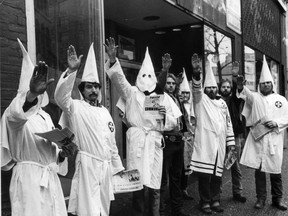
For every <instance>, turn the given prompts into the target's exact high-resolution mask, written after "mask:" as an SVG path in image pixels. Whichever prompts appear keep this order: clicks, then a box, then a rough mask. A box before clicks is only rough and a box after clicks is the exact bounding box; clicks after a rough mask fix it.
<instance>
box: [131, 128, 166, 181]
mask: <svg viewBox="0 0 288 216" xmlns="http://www.w3.org/2000/svg"><path fill="white" fill-rule="evenodd" d="M131 128H134V129H136V130H139V131H142V132H143V135H144V142H142V143H141V142H139V144H138V149H137V157H139V158H140V157H141V155H142V154H141V153H142V151H143V167H142V169H143V170H142V171H143V173H146V175H143V183H144V184H150V181H151V171H150V163H151V162H153V161H154V154H153V156H151V155H150V154H149V151H151V150H152V149H150V148H149V143H153V144H154V143H155V138H154V136H152V134H153V133H160V132H159V131H156V130H149V129H145V128H140V127H131ZM139 138H141V137H139ZM153 147H154V150H153V151H155V145H153ZM158 147H159V148H162V149H163V147H162V146H158ZM150 156H151V157H150Z"/></svg>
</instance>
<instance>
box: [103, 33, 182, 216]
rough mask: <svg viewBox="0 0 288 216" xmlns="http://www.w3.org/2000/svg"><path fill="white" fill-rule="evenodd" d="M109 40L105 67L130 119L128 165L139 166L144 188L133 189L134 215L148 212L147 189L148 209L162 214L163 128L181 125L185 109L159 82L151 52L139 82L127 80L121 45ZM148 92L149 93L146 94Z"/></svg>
mask: <svg viewBox="0 0 288 216" xmlns="http://www.w3.org/2000/svg"><path fill="white" fill-rule="evenodd" d="M106 41H107V44H105V47H106V51H107V54H108V56H109V60H108V61H107V62H106V64H105V71H106V73H107V74H108V76H109V78H110V80H111V82H112V83H113V85H114V86H115V87H116V89H117V91H118V92H119V94H120V96H121V97H122V99H123V100H124V101H125V106H124V108H125V110H124V112H125V116H126V120H127V123H128V126H129V128H128V131H127V133H126V137H127V169H138V170H139V172H140V176H141V181H142V184H143V185H144V188H143V189H142V190H140V191H136V192H133V205H132V206H133V207H132V208H133V210H132V211H133V216H138V215H144V214H145V213H144V212H145V191H146V190H148V195H149V204H148V212H149V215H151V216H158V215H159V202H160V191H159V189H160V185H161V176H162V163H163V148H164V147H165V144H164V143H163V136H162V132H163V131H166V130H172V129H173V128H175V127H176V126H177V118H178V117H180V116H181V112H180V110H179V109H178V107H177V105H176V104H175V103H174V102H173V100H172V99H171V98H170V97H169V96H168V95H167V94H166V93H164V92H163V91H162V89H161V88H160V87H159V86H157V79H156V76H155V72H154V68H153V64H152V61H151V58H150V55H149V52H148V48H147V50H146V53H145V58H144V61H143V63H142V66H141V69H140V71H139V73H138V76H137V80H136V86H131V84H130V83H129V82H128V81H127V79H126V77H125V75H124V73H123V71H122V68H121V65H120V63H119V60H118V59H117V58H116V52H117V47H116V46H115V41H114V39H113V38H110V39H107V40H106ZM146 95H147V96H146ZM159 95H160V96H161V97H162V101H160V103H159V104H158V105H159V106H158V108H157V110H158V111H156V114H155V115H152V114H149V112H147V111H145V105H144V103H145V100H146V99H147V98H149V97H150V96H159Z"/></svg>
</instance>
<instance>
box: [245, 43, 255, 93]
mask: <svg viewBox="0 0 288 216" xmlns="http://www.w3.org/2000/svg"><path fill="white" fill-rule="evenodd" d="M255 63H256V54H255V51H254V50H253V49H251V48H249V47H247V46H245V48H244V68H245V70H244V73H245V80H246V86H247V87H248V88H249V89H250V90H251V91H256V64H255Z"/></svg>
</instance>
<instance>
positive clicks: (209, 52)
mask: <svg viewBox="0 0 288 216" xmlns="http://www.w3.org/2000/svg"><path fill="white" fill-rule="evenodd" d="M204 54H205V59H204V60H205V67H207V66H208V65H209V64H210V66H211V68H212V70H213V72H214V75H215V78H216V81H217V82H220V81H221V80H222V79H231V76H232V74H231V67H232V61H233V60H232V59H233V58H232V40H231V38H229V37H227V36H226V35H224V34H222V33H220V32H218V31H216V30H215V29H212V28H210V27H208V26H204Z"/></svg>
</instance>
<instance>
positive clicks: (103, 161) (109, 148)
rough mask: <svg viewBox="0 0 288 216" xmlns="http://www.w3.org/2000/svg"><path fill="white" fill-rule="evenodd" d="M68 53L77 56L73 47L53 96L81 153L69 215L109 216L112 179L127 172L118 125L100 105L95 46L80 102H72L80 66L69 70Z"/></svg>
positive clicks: (79, 154) (80, 87)
mask: <svg viewBox="0 0 288 216" xmlns="http://www.w3.org/2000/svg"><path fill="white" fill-rule="evenodd" d="M69 50H72V51H71V52H70V53H72V54H71V55H72V57H73V56H74V57H75V55H76V52H75V49H74V47H73V46H70V47H69V48H68V64H69V68H68V69H67V71H65V72H64V73H63V74H62V75H61V77H60V79H59V82H58V84H57V87H56V90H55V96H54V98H55V101H56V102H57V104H58V106H59V107H60V108H61V109H62V110H63V116H62V117H61V119H60V125H61V126H62V127H69V128H70V129H71V130H72V131H73V132H74V134H75V143H76V144H77V145H78V149H79V151H78V153H77V156H76V161H75V174H74V176H73V179H72V185H71V192H70V199H69V206H68V212H70V213H72V214H76V215H101V216H108V215H109V210H110V202H111V200H114V194H113V185H112V176H113V175H114V174H116V173H118V172H120V171H122V170H123V169H124V167H123V165H122V162H121V158H120V156H119V154H118V148H117V145H116V141H115V125H114V122H113V119H112V117H111V115H110V113H109V111H108V110H107V109H106V108H105V107H104V106H102V105H100V102H101V90H100V88H101V85H100V83H99V77H98V71H97V65H96V58H95V53H94V48H93V43H92V44H91V46H90V49H89V52H88V56H87V59H86V64H85V67H84V72H83V76H82V80H81V83H80V85H79V90H80V92H81V95H82V98H81V99H80V100H78V99H72V98H71V93H72V89H73V85H74V82H75V79H76V71H77V70H76V69H77V68H78V67H79V65H78V66H77V68H76V69H75V70H74V71H73V70H72V69H71V68H70V67H71V66H70V65H71V64H70V63H69V61H70V60H69V59H70V54H69ZM76 57H77V56H76ZM72 59H73V58H72ZM79 59H81V57H80V58H79ZM79 64H80V63H79Z"/></svg>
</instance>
